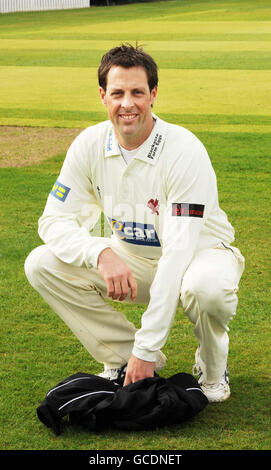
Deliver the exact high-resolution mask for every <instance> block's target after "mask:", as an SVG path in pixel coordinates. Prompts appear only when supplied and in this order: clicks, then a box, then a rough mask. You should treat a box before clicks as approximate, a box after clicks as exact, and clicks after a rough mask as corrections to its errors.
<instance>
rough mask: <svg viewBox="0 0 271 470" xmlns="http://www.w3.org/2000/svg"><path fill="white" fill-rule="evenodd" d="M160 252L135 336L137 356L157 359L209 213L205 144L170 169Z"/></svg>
mask: <svg viewBox="0 0 271 470" xmlns="http://www.w3.org/2000/svg"><path fill="white" fill-rule="evenodd" d="M166 187H167V207H166V211H165V220H164V231H163V244H162V256H161V258H160V260H159V262H158V268H157V272H156V275H155V278H154V280H153V283H152V285H151V289H150V302H149V305H148V308H147V310H146V311H145V312H144V314H143V316H142V320H141V328H140V329H139V330H138V331H137V333H136V335H135V343H134V348H133V354H134V355H135V356H136V357H138V358H140V359H143V360H147V361H155V358H156V353H157V351H158V350H159V349H160V348H162V347H163V346H164V344H165V342H166V340H167V337H168V334H169V331H170V327H171V325H172V322H173V319H174V316H175V312H176V308H177V306H178V304H179V301H180V290H181V282H182V277H183V275H184V273H185V271H186V269H187V267H188V265H189V264H190V262H191V259H192V257H193V254H194V252H195V248H196V245H197V242H198V238H199V234H200V231H201V228H202V226H203V223H204V219H205V218H206V216H207V214H208V205H209V201H208V194H209V193H210V192H215V193H216V192H217V187H216V177H215V173H214V170H213V168H212V165H211V162H210V160H209V157H208V154H207V152H206V150H205V148H204V146H203V145H202V144H200V143H198V144H197V145H196V146H195V145H194V146H193V145H192V146H191V148H190V150H189V151H186V152H185V154H183V155H180V158H177V159H176V160H175V162H174V163H173V164H172V165H171V167H170V168H169V169H168V171H167V177H166Z"/></svg>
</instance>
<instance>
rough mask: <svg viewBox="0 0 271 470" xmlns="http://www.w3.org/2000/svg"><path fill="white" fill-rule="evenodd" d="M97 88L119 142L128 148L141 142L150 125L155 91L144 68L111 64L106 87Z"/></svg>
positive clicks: (149, 131)
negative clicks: (151, 87) (149, 83)
mask: <svg viewBox="0 0 271 470" xmlns="http://www.w3.org/2000/svg"><path fill="white" fill-rule="evenodd" d="M99 91H100V96H101V100H102V102H103V104H104V105H105V106H106V107H107V111H108V116H109V119H110V120H111V122H112V123H113V126H114V130H115V133H116V137H117V139H118V141H119V143H120V144H121V145H122V146H123V147H125V148H127V149H132V148H136V147H138V146H139V145H141V144H142V143H143V142H144V141H145V140H146V139H147V138H148V136H149V134H150V133H151V131H152V128H153V117H152V112H151V105H152V104H153V103H154V101H155V98H156V94H157V87H154V88H153V90H152V91H150V89H149V85H148V79H147V74H146V72H145V70H144V68H143V67H130V68H128V69H127V68H124V67H119V66H114V67H111V69H110V70H109V72H108V74H107V87H106V91H104V89H103V88H101V87H100V89H99Z"/></svg>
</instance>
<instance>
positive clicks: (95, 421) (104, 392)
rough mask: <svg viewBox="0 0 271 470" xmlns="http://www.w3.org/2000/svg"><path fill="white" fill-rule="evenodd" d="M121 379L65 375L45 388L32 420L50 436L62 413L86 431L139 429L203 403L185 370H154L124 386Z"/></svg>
mask: <svg viewBox="0 0 271 470" xmlns="http://www.w3.org/2000/svg"><path fill="white" fill-rule="evenodd" d="M122 382H123V379H122V380H119V381H110V380H108V379H104V378H102V377H99V376H96V375H92V374H85V373H81V372H79V373H77V374H74V375H71V376H70V377H67V378H66V379H65V380H63V381H62V382H60V383H59V384H58V385H56V386H55V387H54V388H52V389H51V390H49V392H48V393H47V395H46V397H45V399H44V400H43V402H42V403H41V404H40V406H39V407H38V408H37V415H38V418H39V420H40V421H41V422H42V423H43V424H45V425H46V426H47V427H49V428H52V430H53V431H54V433H55V434H56V435H59V434H60V433H61V421H62V418H64V417H65V416H67V417H68V420H69V423H70V425H76V426H77V425H80V426H83V427H85V428H87V429H88V430H90V431H102V430H105V429H108V428H115V429H119V430H127V431H142V430H151V429H155V428H160V427H163V426H168V425H173V424H178V423H181V422H183V421H186V420H188V419H190V418H192V417H193V416H195V415H196V414H197V413H199V412H200V411H201V410H203V409H204V408H205V407H206V405H207V403H208V400H207V398H206V397H205V395H204V394H203V392H202V390H201V388H200V386H199V384H198V382H197V381H196V379H195V378H194V377H193V376H192V375H190V374H186V373H178V374H175V375H173V376H172V377H170V378H167V379H165V378H162V377H159V376H158V375H157V374H156V375H155V376H154V377H150V378H146V379H143V380H139V381H138V382H135V383H133V384H130V385H127V386H125V387H123V386H122Z"/></svg>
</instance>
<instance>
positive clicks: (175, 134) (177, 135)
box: [159, 118, 201, 144]
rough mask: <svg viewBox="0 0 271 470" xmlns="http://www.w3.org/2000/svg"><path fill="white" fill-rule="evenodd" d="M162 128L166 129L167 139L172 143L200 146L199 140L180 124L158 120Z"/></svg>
mask: <svg viewBox="0 0 271 470" xmlns="http://www.w3.org/2000/svg"><path fill="white" fill-rule="evenodd" d="M159 120H160V122H161V124H162V126H163V127H164V129H166V133H167V137H168V139H170V140H172V139H174V142H187V143H188V142H190V143H191V144H193V143H194V144H201V141H200V140H199V138H198V137H197V136H196V135H195V134H194V133H193V132H192V131H191V130H189V129H187V128H186V127H183V126H182V125H181V123H180V124H176V123H171V122H169V121H165V120H163V119H161V118H159Z"/></svg>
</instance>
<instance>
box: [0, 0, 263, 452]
mask: <svg viewBox="0 0 271 470" xmlns="http://www.w3.org/2000/svg"><path fill="white" fill-rule="evenodd" d="M270 26H271V8H270V2H269V1H266V0H262V1H261V2H260V3H259V4H257V3H255V2H254V1H252V0H251V1H250V0H243V1H242V0H225V1H221V2H219V3H218V2H215V1H214V0H213V1H204V0H201V1H195V0H190V1H188V0H187V1H185V0H184V1H181V2H179V1H167V2H157V3H155V4H148V3H146V4H141V5H125V6H122V7H109V8H91V9H82V10H74V11H63V12H59V11H57V12H43V13H25V14H23V13H21V14H8V15H1V16H0V38H1V40H0V77H1V79H0V80H1V87H0V124H1V125H16V126H22V125H27V126H44V127H50V126H52V127H56V126H57V127H85V126H88V125H90V124H92V123H96V122H98V121H99V120H101V119H105V118H106V115H105V113H104V109H103V107H102V106H101V104H100V102H99V99H98V94H97V77H96V67H97V65H98V62H99V60H100V57H101V55H102V54H103V53H104V52H105V51H106V50H107V49H108V48H109V47H111V46H114V45H116V44H118V43H119V42H120V41H122V40H127V41H134V40H136V39H137V40H138V41H139V42H140V43H143V44H144V43H145V44H146V49H147V50H148V51H149V52H151V53H152V54H153V55H154V57H155V58H156V59H157V62H158V64H159V68H160V88H159V98H158V101H157V105H156V107H155V112H156V113H157V114H159V115H160V116H161V117H163V118H165V119H167V120H169V121H171V122H173V123H176V124H180V125H184V126H185V127H188V128H189V129H190V130H192V131H193V132H195V133H196V135H197V136H198V137H199V138H200V139H201V140H202V142H203V143H204V144H205V146H206V147H207V150H208V152H209V154H210V157H211V160H212V163H213V166H214V168H215V170H216V174H217V178H218V187H219V196H220V203H221V207H222V208H223V209H224V210H225V211H226V212H227V214H228V217H229V219H230V221H231V222H232V223H233V225H234V227H235V231H236V245H237V246H238V247H239V248H240V249H241V251H242V253H243V254H244V256H245V258H246V270H245V273H244V276H243V278H242V281H241V283H240V290H239V306H238V313H237V316H236V318H235V319H234V320H233V321H232V323H231V324H230V356H229V368H230V379H231V389H232V397H231V398H230V400H228V401H226V402H225V403H221V404H219V405H209V406H208V407H207V408H206V409H205V410H204V411H203V412H202V413H201V414H199V415H198V416H196V417H195V418H194V419H193V420H191V421H189V422H187V423H184V424H181V425H179V426H174V427H172V428H171V427H169V428H165V429H161V430H156V431H153V432H142V433H129V434H127V433H124V432H117V433H115V432H114V433H112V432H109V431H108V432H106V433H100V434H99V433H94V434H89V433H88V432H86V431H84V430H83V429H77V430H74V429H72V428H68V427H67V428H65V432H64V433H63V434H62V435H61V436H59V437H58V438H56V437H55V436H54V435H53V433H52V432H51V431H50V430H48V429H47V428H45V427H44V426H43V425H42V424H41V423H40V422H39V421H38V419H37V416H36V407H37V406H38V405H39V403H40V402H41V401H42V400H43V398H44V396H45V394H46V392H47V391H48V389H49V388H50V387H52V386H54V385H55V384H56V383H58V382H59V381H60V380H62V379H63V378H65V377H67V376H68V375H71V374H72V373H75V372H78V371H82V372H94V373H95V372H98V371H99V370H100V366H99V365H98V364H97V363H96V362H95V361H94V360H93V359H92V358H90V357H89V355H88V354H87V353H86V351H85V350H84V349H83V347H82V346H81V345H80V343H79V342H78V341H77V339H76V338H75V337H74V336H73V335H72V334H71V333H70V331H69V330H68V329H67V328H66V326H65V325H64V324H63V323H62V322H61V320H60V319H59V318H58V317H57V316H56V315H55V314H54V312H52V311H51V310H50V308H49V307H48V306H47V305H46V304H45V303H44V302H43V300H42V299H41V298H40V297H39V295H38V294H37V293H36V292H35V291H33V289H31V287H30V286H29V284H28V282H27V280H26V278H25V275H24V271H23V264H24V260H25V258H26V256H27V254H28V253H29V252H30V251H31V250H32V249H33V248H34V247H35V246H37V245H38V244H40V243H41V242H40V240H39V237H38V235H37V220H38V218H39V216H40V215H41V213H42V210H43V207H44V205H45V202H46V198H47V195H48V192H49V190H50V188H51V186H52V184H53V182H54V181H55V178H56V176H57V175H58V172H59V169H60V167H61V163H62V161H63V158H64V155H56V156H54V157H53V158H51V159H49V160H47V161H46V162H44V163H43V164H40V165H37V166H33V167H30V166H28V167H23V168H1V184H0V197H1V205H0V217H1V218H0V221H1V231H0V260H1V291H0V295H1V314H2V318H1V343H0V356H1V369H0V380H1V388H2V390H1V402H0V421H1V431H0V432H1V436H0V448H1V449H4V450H27V449H30V450H31V449H34V450H50V449H51V450H53V449H54V450H68V449H70V450H76V449H78V450H83V449H84V450H100V449H112V450H117V449H135V450H147V449H152V450H155V449H165V450H177V449H180V450H184V449H187V450H197V449H203V450H235V449H236V450H260V449H263V450H264V449H270V447H271V433H270V393H271V386H270V383H271V380H270V379H271V375H270V370H269V367H268V365H269V361H270V294H269V291H270V255H269V245H270V228H271V227H270V225H271V224H270V210H269V204H270V137H271V112H270V109H271V107H270V105H271V98H270V96H271V93H270V92H271V85H270V83H271V80H270V78H271V75H270V74H271V70H270V69H271V67H270V54H271V32H270V31H271V28H270ZM0 135H1V128H0ZM118 308H120V309H122V310H123V311H125V313H126V314H127V316H128V317H129V318H130V319H131V320H133V321H134V322H135V324H136V325H137V326H139V325H140V316H141V314H142V313H143V311H144V306H142V305H134V306H132V307H129V309H127V306H125V305H124V304H123V305H119V306H118ZM195 347H196V341H195V338H194V336H193V328H192V325H191V324H190V323H189V322H188V320H187V319H186V318H185V317H184V315H183V312H182V310H181V309H178V312H177V314H176V318H175V322H174V324H173V327H172V329H171V333H170V337H169V339H168V342H167V344H166V346H165V348H164V351H165V353H166V354H167V356H168V357H169V360H168V364H167V367H166V369H165V370H164V372H163V375H164V376H166V377H167V376H170V375H173V374H174V373H176V372H177V371H184V372H188V373H189V372H190V371H191V367H192V365H193V357H194V351H195Z"/></svg>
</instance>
